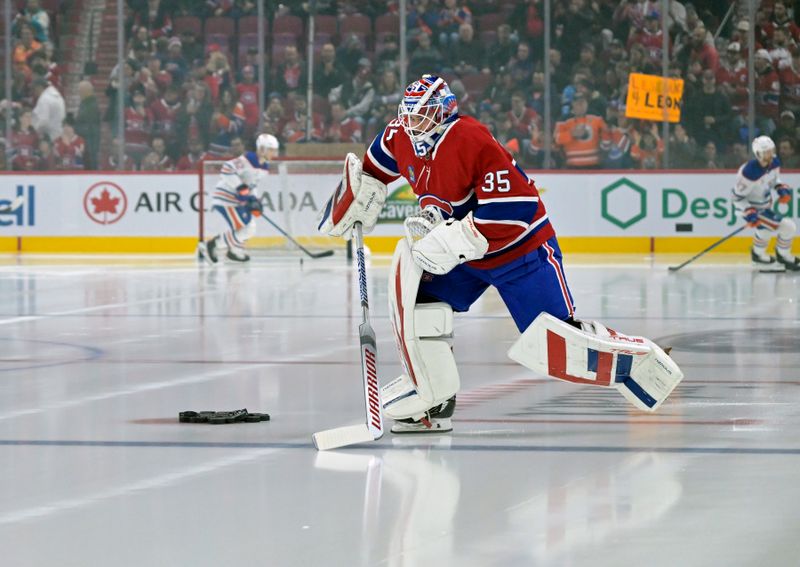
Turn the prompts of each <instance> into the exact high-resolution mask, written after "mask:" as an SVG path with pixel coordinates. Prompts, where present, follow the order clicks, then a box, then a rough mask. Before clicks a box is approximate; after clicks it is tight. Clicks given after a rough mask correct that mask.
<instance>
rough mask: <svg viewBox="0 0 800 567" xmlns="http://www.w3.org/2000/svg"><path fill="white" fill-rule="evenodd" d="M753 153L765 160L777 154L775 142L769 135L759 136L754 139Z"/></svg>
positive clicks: (759, 158) (758, 158) (757, 157)
mask: <svg viewBox="0 0 800 567" xmlns="http://www.w3.org/2000/svg"><path fill="white" fill-rule="evenodd" d="M752 147H753V155H755V156H756V159H757V160H758V161H763V160H765V159H767V157H769V158H770V159H771V158H772V156H774V155H775V142H773V141H772V138H770V137H769V136H759V137H758V138H756V139H755V140H753V146H752Z"/></svg>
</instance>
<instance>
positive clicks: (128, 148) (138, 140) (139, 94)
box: [125, 87, 153, 163]
mask: <svg viewBox="0 0 800 567" xmlns="http://www.w3.org/2000/svg"><path fill="white" fill-rule="evenodd" d="M132 98H133V100H132V104H131V105H130V106H128V107H127V108H126V109H125V153H127V154H128V155H130V156H131V159H133V160H134V161H135V162H137V163H138V162H139V160H140V159H142V157H143V156H144V154H146V153H147V151H148V149H149V147H150V132H151V125H152V124H153V113H152V112H150V109H148V108H147V107H146V106H145V105H144V103H145V100H146V98H145V94H144V88H141V87H137V88H135V89H134V91H133V94H132Z"/></svg>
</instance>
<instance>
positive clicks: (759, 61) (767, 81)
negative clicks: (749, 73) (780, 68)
mask: <svg viewBox="0 0 800 567" xmlns="http://www.w3.org/2000/svg"><path fill="white" fill-rule="evenodd" d="M754 67H755V72H756V122H757V123H758V124H759V127H760V128H762V130H763V131H765V132H772V130H774V129H775V122H777V120H778V115H779V114H780V107H779V104H778V103H779V102H780V96H781V82H780V78H779V77H778V73H777V72H776V71H775V69H773V68H772V64H771V62H770V56H769V53H768V52H767V50H766V49H759V50H758V51H756V53H755V63H754Z"/></svg>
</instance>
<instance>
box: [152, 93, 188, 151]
mask: <svg viewBox="0 0 800 567" xmlns="http://www.w3.org/2000/svg"><path fill="white" fill-rule="evenodd" d="M181 106H182V104H181V100H180V92H179V91H178V88H177V87H176V86H174V85H170V86H169V87H167V91H166V92H165V93H164V97H163V98H159V99H158V100H156V101H155V102H153V103H152V104H151V105H150V114H151V115H152V116H153V134H154V135H157V136H161V137H162V138H164V141H166V143H167V146H169V147H170V148H171V149H172V148H174V147H175V145H176V144H177V142H178V139H177V134H178V132H177V130H178V115H179V114H180V112H181Z"/></svg>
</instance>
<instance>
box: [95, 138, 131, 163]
mask: <svg viewBox="0 0 800 567" xmlns="http://www.w3.org/2000/svg"><path fill="white" fill-rule="evenodd" d="M119 144H120V141H119V138H113V139H112V140H111V149H110V150H109V151H108V153H106V155H105V156H103V159H102V161H101V162H100V169H102V170H103V171H117V170H118V169H119V167H117V166H118V164H119ZM123 158H124V159H123V163H122V171H134V170H136V169H138V168H137V166H136V162H134V161H133V160H132V159H131V158H130V156H129V155H128V154H124V155H123Z"/></svg>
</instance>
